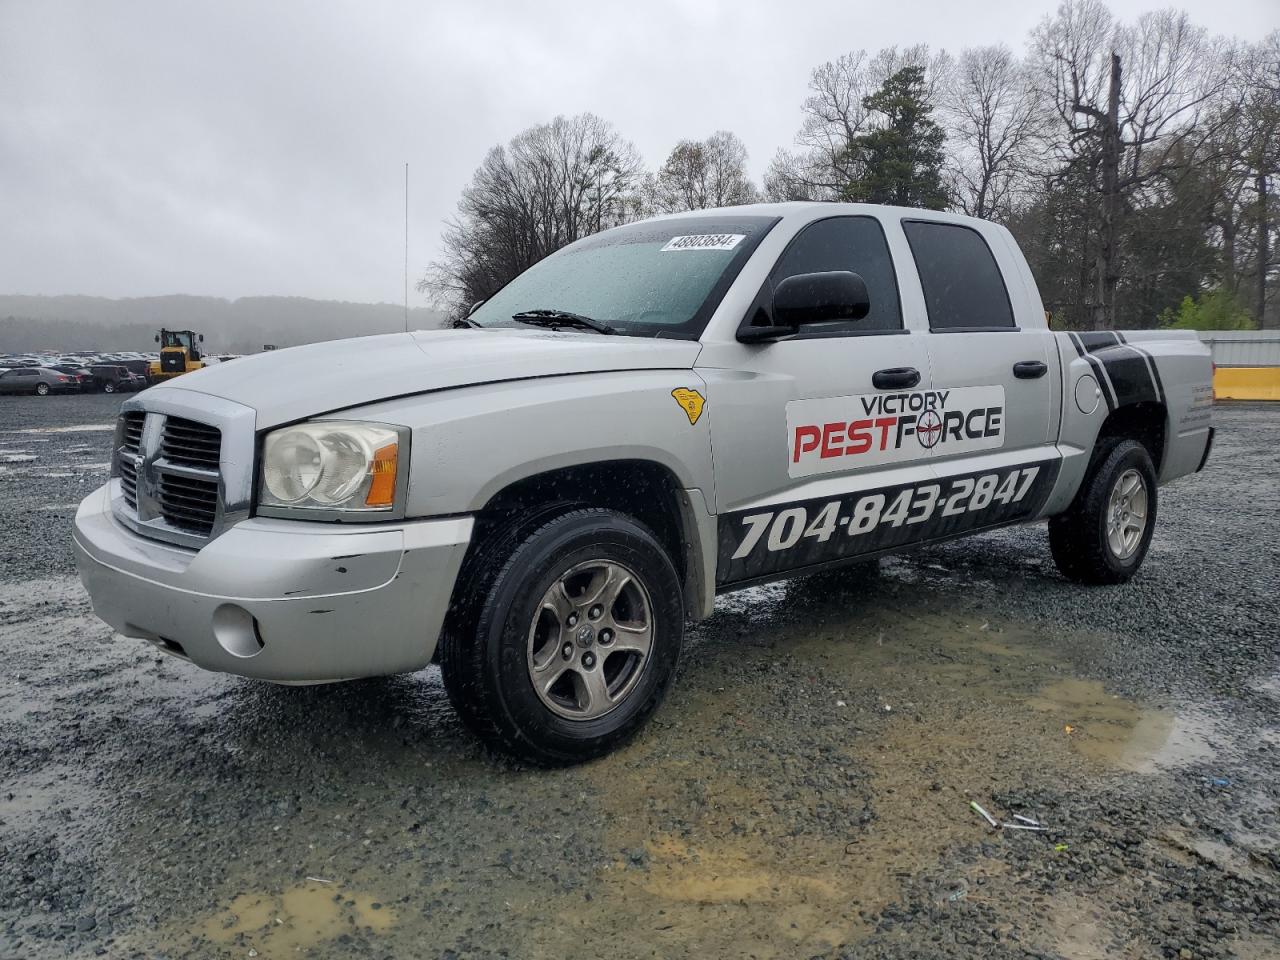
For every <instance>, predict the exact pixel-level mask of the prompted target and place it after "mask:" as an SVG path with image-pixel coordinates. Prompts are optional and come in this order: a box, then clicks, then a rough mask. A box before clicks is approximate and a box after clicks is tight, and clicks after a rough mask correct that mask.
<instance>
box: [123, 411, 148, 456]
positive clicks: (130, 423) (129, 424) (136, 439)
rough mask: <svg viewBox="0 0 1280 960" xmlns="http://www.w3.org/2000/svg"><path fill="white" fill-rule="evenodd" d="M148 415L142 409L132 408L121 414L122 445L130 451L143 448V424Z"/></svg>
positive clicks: (134, 451)
mask: <svg viewBox="0 0 1280 960" xmlns="http://www.w3.org/2000/svg"><path fill="white" fill-rule="evenodd" d="M146 419H147V415H146V414H145V413H143V412H142V411H141V410H130V411H129V412H128V413H122V414H120V446H121V448H122V449H124V450H127V451H128V452H129V453H137V452H138V451H139V450H141V449H142V424H143V423H144V422H145V421H146Z"/></svg>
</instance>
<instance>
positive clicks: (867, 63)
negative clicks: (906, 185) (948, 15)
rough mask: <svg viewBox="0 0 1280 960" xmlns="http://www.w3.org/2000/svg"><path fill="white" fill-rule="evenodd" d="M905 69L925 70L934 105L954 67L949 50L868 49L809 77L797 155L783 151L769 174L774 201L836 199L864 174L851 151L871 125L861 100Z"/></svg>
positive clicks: (767, 187) (767, 182) (768, 190)
mask: <svg viewBox="0 0 1280 960" xmlns="http://www.w3.org/2000/svg"><path fill="white" fill-rule="evenodd" d="M904 67H923V68H924V71H925V95H926V98H927V99H929V100H930V101H933V100H934V99H935V98H936V97H937V95H938V92H939V89H940V88H941V87H943V86H945V84H946V83H947V81H948V79H949V76H950V72H951V68H952V64H951V59H950V57H949V56H948V55H947V53H946V51H938V52H936V53H932V54H931V53H930V51H929V48H928V47H927V46H926V45H924V44H919V45H916V46H913V47H906V48H904V49H901V50H900V49H898V48H897V47H887V48H886V49H884V50H881V51H880V52H879V53H877V54H876V55H875V56H874V57H868V55H867V52H866V51H865V50H858V51H855V52H852V53H846V54H844V55H843V56H841V57H838V58H837V59H835V60H832V61H830V62H828V63H824V64H822V66H820V67H818V68H817V69H816V70H814V71H813V74H812V75H811V76H810V77H809V96H808V97H807V98H805V101H804V105H803V107H802V108H801V109H802V110H803V113H804V120H803V121H802V123H801V126H800V131H799V133H797V134H796V137H795V145H796V147H797V149H796V150H794V151H789V150H785V149H784V150H779V151H778V154H777V156H775V157H774V159H773V161H772V162H771V163H770V165H769V169H768V171H767V172H766V174H765V193H766V195H767V196H768V198H769V199H770V200H835V199H839V198H840V197H841V196H842V195H843V193H844V190H845V188H846V187H847V186H848V185H849V184H850V183H851V182H852V181H854V180H856V179H858V178H859V177H860V176H861V174H862V171H861V169H860V167H859V161H858V159H857V157H858V152H857V151H855V150H853V149H851V148H852V147H853V145H854V143H855V141H856V140H857V138H858V137H859V136H861V135H862V134H864V133H866V132H867V130H868V129H869V128H870V125H871V124H872V123H873V116H872V111H869V110H868V109H867V108H866V106H865V105H864V103H863V101H864V100H865V99H866V98H867V97H868V96H869V95H870V94H871V93H873V92H874V91H875V90H877V89H878V88H879V87H881V86H882V85H883V84H884V83H885V81H887V80H888V79H889V78H890V77H891V76H893V75H894V74H895V73H897V72H898V71H899V70H901V69H903V68H904Z"/></svg>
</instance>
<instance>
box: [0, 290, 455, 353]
mask: <svg viewBox="0 0 1280 960" xmlns="http://www.w3.org/2000/svg"><path fill="white" fill-rule="evenodd" d="M444 323H445V315H444V313H442V312H440V311H438V310H431V309H428V308H426V307H414V308H411V309H410V310H409V329H411V330H421V329H430V328H434V327H441V326H443V325H444ZM161 327H168V328H169V329H171V330H195V331H196V332H198V333H203V334H204V337H205V348H206V349H207V350H209V351H210V352H215V353H255V352H257V351H259V350H261V349H262V346H263V344H266V343H270V344H274V345H275V346H277V347H292V346H297V345H298V344H301V343H315V342H317V341H320V340H338V339H341V338H343V337H359V336H364V335H366V334H371V333H394V332H395V331H398V330H403V329H404V307H402V306H398V305H397V304H394V303H348V302H346V301H340V300H308V299H307V298H305V297H241V298H240V299H239V300H224V299H222V298H220V297H190V296H185V295H173V296H165V297H133V298H127V299H122V300H112V299H109V298H107V297H80V296H62V297H33V296H23V295H20V294H0V352H9V353H16V352H21V351H26V350H102V351H111V350H150V349H154V346H155V344H154V343H153V338H154V336H155V334H156V332H157V331H158V330H159V329H160V328H161Z"/></svg>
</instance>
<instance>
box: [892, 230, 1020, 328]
mask: <svg viewBox="0 0 1280 960" xmlns="http://www.w3.org/2000/svg"><path fill="white" fill-rule="evenodd" d="M902 229H903V230H904V231H905V232H906V234H907V242H908V243H909V244H911V256H912V257H914V258H915V261H916V270H917V271H919V273H920V286H921V287H922V288H923V290H924V302H925V305H926V307H927V308H928V310H929V328H930V329H932V330H949V329H956V328H974V327H978V328H983V327H1013V326H1014V322H1013V307H1012V306H1010V304H1009V291H1008V290H1007V289H1006V288H1005V285H1004V277H1002V276H1001V275H1000V267H999V266H997V264H996V258H995V257H993V256H992V255H991V248H990V247H988V246H987V241H986V240H984V239H982V234H980V233H978V231H977V230H973V229H971V228H969V227H962V226H960V225H958V224H954V223H929V222H926V221H923V220H904V221H903V223H902Z"/></svg>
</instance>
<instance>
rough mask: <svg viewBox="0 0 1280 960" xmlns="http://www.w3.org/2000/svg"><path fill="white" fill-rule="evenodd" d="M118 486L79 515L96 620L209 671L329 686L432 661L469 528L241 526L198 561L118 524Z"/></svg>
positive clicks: (465, 523) (463, 524)
mask: <svg viewBox="0 0 1280 960" xmlns="http://www.w3.org/2000/svg"><path fill="white" fill-rule="evenodd" d="M118 483H119V481H118V480H112V481H111V482H110V483H108V484H107V485H105V486H103V487H101V488H100V489H98V490H95V491H94V492H93V493H92V494H90V495H89V496H88V497H87V498H86V499H85V500H84V502H83V503H81V504H80V509H79V510H78V511H77V513H76V520H75V532H74V540H75V553H76V564H77V566H78V567H79V570H80V578H81V580H83V581H84V585H85V588H86V589H87V590H88V591H89V597H90V599H91V600H92V602H93V609H94V612H95V613H97V615H98V616H99V617H101V618H102V619H103V620H105V621H106V622H107V623H108V624H110V625H111V626H112V627H113V628H114V629H115V630H116V631H117V632H119V633H122V634H124V635H125V636H128V637H138V638H142V639H145V640H149V641H151V642H152V643H154V644H156V645H157V646H158V647H160V648H161V649H163V650H166V651H168V652H170V653H174V654H177V655H179V656H183V657H185V658H187V659H189V660H191V661H192V662H194V663H195V664H197V665H198V666H201V667H204V668H206V669H208V670H217V671H221V672H224V673H235V674H240V675H241V676H246V677H260V678H262V679H265V680H275V681H282V682H303V683H305V682H321V681H326V680H343V679H350V678H353V677H368V676H380V675H383V674H390V673H404V672H408V671H412V670H417V669H420V668H421V667H424V666H426V665H427V663H429V662H430V660H431V656H432V654H433V653H434V651H435V646H436V641H437V639H438V638H439V634H440V628H441V625H442V624H443V622H444V616H445V612H446V611H447V610H448V607H449V599H450V596H451V595H452V592H453V585H454V581H455V579H456V578H457V575H458V570H459V568H460V567H461V565H462V559H463V556H464V555H465V553H466V550H467V546H468V544H469V542H470V539H471V529H472V525H473V521H472V519H471V518H470V517H461V518H448V519H441V520H418V521H402V522H398V523H376V524H373V523H371V524H350V525H338V524H332V523H310V522H304V521H295V520H270V519H265V518H256V519H250V520H244V521H241V522H240V523H238V524H236V525H235V526H234V527H232V528H231V529H229V530H227V531H226V532H225V533H223V534H222V535H221V536H219V537H217V538H216V539H214V540H212V541H210V542H209V543H208V544H206V545H205V546H204V547H202V548H201V549H200V550H199V551H193V550H189V549H184V548H182V547H177V546H173V545H171V544H167V543H162V542H159V541H156V540H151V539H149V538H146V537H141V536H138V535H137V534H135V533H133V532H132V531H131V530H129V529H127V528H126V527H124V526H122V525H121V524H120V522H119V521H118V520H116V518H115V517H114V516H113V515H112V512H111V496H112V494H113V493H116V494H117V495H118V491H117V490H115V489H114V488H115V487H116V486H117V485H118Z"/></svg>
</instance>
